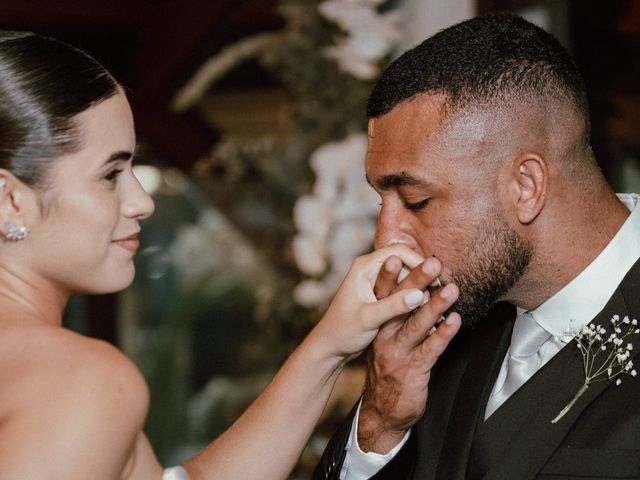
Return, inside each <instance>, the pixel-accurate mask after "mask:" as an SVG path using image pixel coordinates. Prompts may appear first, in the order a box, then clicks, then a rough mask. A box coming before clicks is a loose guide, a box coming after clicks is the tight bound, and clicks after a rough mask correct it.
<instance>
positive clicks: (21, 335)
mask: <svg viewBox="0 0 640 480" xmlns="http://www.w3.org/2000/svg"><path fill="white" fill-rule="evenodd" d="M4 326H5V327H7V328H3V335H2V339H1V340H0V392H1V393H0V405H2V406H1V407H0V450H1V451H3V452H8V451H11V452H12V455H10V458H12V460H13V461H12V462H11V463H13V464H14V465H15V467H16V468H18V469H19V468H24V465H29V468H30V472H29V473H30V474H32V475H34V476H33V477H29V475H26V476H24V474H25V473H26V472H24V471H23V472H22V475H23V476H22V478H38V475H39V473H40V472H41V471H45V470H40V469H48V470H50V471H51V469H54V470H58V471H59V473H60V474H61V478H62V476H63V475H64V474H66V472H67V469H69V468H74V469H77V468H83V467H82V466H81V465H74V466H72V465H71V464H70V461H71V460H72V459H73V461H75V462H78V461H79V457H80V458H84V459H85V460H80V461H81V462H83V463H84V462H85V461H86V462H87V468H91V467H90V466H89V463H90V462H89V460H90V461H91V462H94V468H98V470H96V471H95V472H94V473H97V472H98V471H101V472H104V478H117V475H116V473H117V471H118V469H119V468H120V469H121V468H122V467H123V466H124V464H125V463H126V460H127V459H128V456H129V454H130V449H131V448H132V447H133V444H134V441H135V438H136V436H137V435H138V433H139V431H140V430H141V428H142V425H143V423H144V419H145V417H146V412H147V407H148V401H149V400H148V390H147V386H146V384H145V382H144V379H143V377H142V375H141V374H140V372H139V370H138V369H137V368H136V367H135V365H134V364H133V363H132V362H131V361H130V360H129V359H128V358H127V357H126V356H125V355H124V354H123V353H122V352H120V351H119V350H118V349H116V348H115V347H113V346H112V345H110V344H108V343H106V342H102V341H100V340H95V339H91V338H87V337H83V336H81V335H78V334H76V333H74V332H71V331H67V330H65V329H62V328H60V327H52V326H48V325H42V324H40V325H38V324H35V323H29V322H25V323H24V324H23V325H15V324H9V325H8V324H5V325H4ZM43 433H46V434H43ZM7 449H8V450H7ZM34 452H39V453H38V455H37V456H38V458H37V459H35V458H34V457H33V453H34ZM24 462H26V463H24ZM96 462H97V463H96ZM5 467H6V468H10V465H5ZM5 467H3V471H7V470H6V468H5ZM75 471H76V470H74V472H75ZM119 471H121V470H119ZM18 473H19V472H18V470H16V474H18ZM87 474H88V475H89V476H90V477H92V478H102V477H103V475H102V474H100V475H94V474H93V473H91V472H90V471H89V470H87ZM109 475H111V476H109ZM3 478H5V477H4V476H3ZM6 478H13V477H12V476H7V477H6ZM56 478H57V477H56ZM69 478H75V477H69ZM86 478H89V477H86Z"/></svg>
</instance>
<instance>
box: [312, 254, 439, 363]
mask: <svg viewBox="0 0 640 480" xmlns="http://www.w3.org/2000/svg"><path fill="white" fill-rule="evenodd" d="M390 258H392V259H391V260H388V259H390ZM423 260H424V258H423V257H422V256H421V255H419V254H417V253H416V252H414V251H413V250H411V249H409V248H408V247H406V246H404V245H393V246H390V247H386V248H382V249H380V250H377V251H375V252H372V253H370V254H368V255H363V256H361V257H358V258H356V259H355V260H354V261H353V263H352V265H351V268H350V269H349V272H348V273H347V276H346V277H345V279H344V280H343V282H342V284H341V285H340V288H339V289H338V292H337V293H336V295H335V297H334V298H333V301H332V302H331V304H330V305H329V308H328V309H327V312H326V313H325V315H324V316H323V317H322V319H321V320H320V322H319V323H318V325H316V327H315V328H314V329H313V331H312V332H311V334H310V335H309V338H308V340H313V341H314V342H315V343H316V344H317V345H318V346H320V348H322V349H323V350H324V351H325V352H326V353H328V354H330V355H333V356H336V357H338V358H340V359H342V360H343V361H347V360H348V359H350V358H352V357H355V356H357V355H358V354H360V353H361V352H362V351H363V350H364V349H365V348H366V347H367V346H368V345H369V344H370V343H371V342H372V341H373V339H374V338H375V336H376V334H377V333H378V330H379V329H380V327H381V326H382V325H383V324H384V323H385V322H387V321H389V320H392V319H394V318H396V317H398V316H401V315H402V316H404V315H405V314H407V313H408V312H410V311H412V310H414V309H415V308H416V307H419V306H420V305H422V303H423V302H424V301H425V294H424V293H423V291H422V290H424V289H426V287H427V284H425V285H414V286H412V288H410V289H401V290H399V291H396V292H394V293H393V294H391V295H388V296H386V295H385V298H382V299H380V300H378V298H377V296H376V293H375V292H374V289H375V287H376V279H377V278H378V275H379V274H380V273H381V272H380V270H381V268H383V265H384V268H390V269H393V270H394V271H395V276H396V278H397V273H398V271H399V270H400V268H401V267H402V265H403V264H404V265H406V266H407V267H409V268H411V269H412V268H414V267H416V266H417V265H419V264H421V263H422V262H423ZM391 274H392V275H393V274H394V273H393V272H392V273H391ZM383 276H384V272H383Z"/></svg>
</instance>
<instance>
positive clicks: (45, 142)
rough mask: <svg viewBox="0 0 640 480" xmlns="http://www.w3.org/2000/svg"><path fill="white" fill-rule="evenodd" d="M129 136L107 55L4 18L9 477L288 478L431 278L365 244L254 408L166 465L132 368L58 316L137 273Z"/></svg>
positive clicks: (1, 84)
mask: <svg viewBox="0 0 640 480" xmlns="http://www.w3.org/2000/svg"><path fill="white" fill-rule="evenodd" d="M135 147H136V139H135V135H134V125H133V118H132V115H131V111H130V108H129V104H128V102H127V98H126V96H125V94H124V92H123V89H122V88H121V86H120V85H119V84H118V83H117V82H116V81H115V80H114V78H113V77H112V76H111V75H110V74H109V73H108V72H107V71H106V70H105V69H104V68H103V67H102V66H101V65H99V64H98V63H96V61H95V60H93V59H92V58H90V57H88V56H87V55H86V54H84V53H83V52H81V51H79V50H76V49H74V48H72V47H70V46H68V45H66V44H63V43H61V42H58V41H55V40H52V39H48V38H43V37H40V36H37V35H34V34H29V33H18V32H0V234H1V235H0V331H1V332H2V335H1V337H0V478H2V479H3V480H12V479H60V480H87V479H92V480H102V479H104V480H107V479H109V480H112V479H125V478H127V479H158V480H159V479H161V478H162V477H163V475H164V476H165V478H189V477H191V478H193V479H194V480H195V479H207V478H216V479H272V478H273V479H276V478H286V476H287V475H288V473H289V472H290V471H291V469H292V468H293V466H294V465H295V462H296V460H297V458H298V456H299V455H300V453H301V451H302V449H303V447H304V445H305V443H306V441H307V439H308V437H309V435H310V434H311V431H312V429H313V427H314V424H315V422H316V421H317V419H318V417H319V416H320V414H321V412H322V409H323V408H324V405H325V402H326V400H327V398H328V395H329V393H330V391H331V388H332V386H333V384H334V382H335V380H336V378H337V376H338V374H339V373H340V371H341V369H342V367H343V366H344V364H345V363H346V361H347V360H348V359H349V358H351V357H353V356H355V355H357V354H358V353H360V352H361V351H362V350H364V349H365V347H366V346H367V345H368V344H369V343H370V342H371V341H372V340H373V338H374V337H375V335H376V333H377V331H378V328H379V327H380V326H381V325H382V324H383V323H384V322H386V321H388V320H390V319H392V318H404V317H400V316H404V315H406V314H407V313H408V312H410V311H412V310H413V309H415V308H417V307H420V306H421V305H422V304H423V303H424V301H425V294H423V292H422V290H423V289H424V288H426V286H427V285H428V283H429V282H430V281H431V280H433V279H430V278H421V277H420V272H421V269H420V268H415V267H418V266H419V265H420V264H421V263H422V260H423V259H422V258H421V257H420V256H419V255H417V254H416V253H414V252H412V251H411V250H409V249H408V248H406V247H402V246H399V245H398V246H394V247H389V248H387V249H382V250H378V251H376V252H374V253H371V254H369V255H366V256H363V257H360V258H359V259H357V260H356V261H355V262H354V264H353V265H352V267H351V269H350V271H349V273H348V275H347V277H346V279H345V280H344V282H343V284H342V286H341V287H340V290H339V291H338V293H337V294H336V296H335V298H334V300H333V302H332V303H331V305H330V307H329V309H328V310H327V312H326V314H325V315H324V317H323V318H322V320H321V321H320V322H319V323H318V325H317V326H316V327H315V328H314V329H313V330H312V332H311V333H310V334H309V335H308V336H307V338H306V339H305V340H304V341H303V342H302V344H301V345H300V346H299V347H298V349H297V350H296V351H295V352H294V353H293V354H292V356H291V357H290V358H289V359H288V360H287V362H286V363H285V365H284V366H283V367H282V369H281V370H280V371H279V372H278V373H277V374H276V376H275V377H274V379H273V380H272V382H271V383H270V385H269V386H268V387H267V388H266V389H265V391H264V392H263V393H262V394H261V396H260V397H259V398H258V399H257V400H256V401H255V403H254V404H253V405H252V406H251V407H250V408H249V409H248V410H247V411H246V412H245V414H244V415H243V416H242V417H241V418H240V419H239V420H238V421H237V422H236V423H235V424H234V425H233V426H232V427H231V428H230V429H229V430H228V431H227V432H226V433H224V434H223V435H222V436H221V437H220V438H218V439H217V440H215V441H214V442H213V443H212V444H211V445H210V446H208V447H207V448H205V449H204V450H203V451H202V452H201V453H200V454H199V455H197V456H196V457H194V458H193V459H191V460H189V461H187V462H186V463H185V465H184V466H182V467H176V468H173V469H168V470H164V469H163V467H161V466H160V465H159V463H158V461H157V460H156V458H155V456H154V454H153V451H152V449H151V446H150V445H149V442H148V441H147V438H146V437H145V435H144V433H143V432H142V427H143V424H144V421H145V416H146V414H147V408H148V403H149V398H148V389H147V386H146V384H145V381H144V379H143V378H142V376H141V374H140V372H139V371H138V369H137V368H136V367H135V366H134V365H133V363H132V362H131V361H130V360H128V359H127V358H126V357H125V356H124V354H122V353H121V352H120V351H119V350H117V349H116V348H114V347H113V346H111V345H109V344H107V343H104V342H102V341H98V340H95V339H90V338H86V337H83V336H80V335H78V334H76V333H74V332H71V331H68V330H66V329H64V328H62V326H61V321H62V320H61V319H62V312H63V310H64V308H65V305H66V303H67V301H68V299H69V297H70V296H71V295H73V294H78V293H82V294H103V293H108V292H115V291H118V290H121V289H123V288H125V287H127V286H128V285H129V284H130V283H131V281H132V279H133V275H134V264H133V257H134V255H135V253H136V250H137V249H138V245H139V243H138V234H139V233H140V221H141V220H143V219H144V218H147V217H148V216H149V215H151V214H152V212H153V209H154V205H153V202H152V200H151V198H150V197H149V196H148V195H147V194H146V193H145V192H144V191H143V189H142V188H141V186H140V184H139V183H138V181H137V180H136V178H135V177H134V175H133V173H132V169H131V162H132V157H133V156H134V153H135ZM402 264H404V265H407V266H408V267H409V268H413V271H412V273H411V274H410V276H409V278H408V279H407V280H405V281H403V282H402V283H401V284H400V285H399V286H398V287H397V288H396V289H395V293H393V294H391V295H389V296H387V297H386V298H384V299H381V300H376V296H375V295H374V288H375V285H376V278H377V277H378V273H379V272H380V270H381V267H382V266H383V265H384V269H385V272H386V273H385V275H387V276H389V273H388V272H392V273H393V275H395V277H396V278H397V272H399V270H400V268H401V267H402ZM422 276H424V274H423V275H422ZM416 287H417V288H416ZM431 303H434V304H437V305H439V306H438V307H437V308H438V309H439V311H440V312H443V311H444V310H446V308H448V306H449V304H446V305H445V304H444V303H443V302H442V301H441V302H440V303H437V302H430V304H431ZM431 308H436V307H431Z"/></svg>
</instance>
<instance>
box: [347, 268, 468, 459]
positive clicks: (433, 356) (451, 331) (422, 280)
mask: <svg viewBox="0 0 640 480" xmlns="http://www.w3.org/2000/svg"><path fill="white" fill-rule="evenodd" d="M402 265H403V263H402V261H401V260H400V259H399V258H397V257H390V258H388V259H387V260H386V261H385V263H384V265H383V268H382V269H381V270H380V273H379V275H378V278H377V280H376V285H375V287H374V292H375V293H376V296H377V297H378V298H385V297H387V296H389V295H392V294H394V292H396V291H398V290H401V289H408V288H419V289H421V290H425V289H426V288H427V287H428V286H429V285H430V284H432V283H433V282H434V281H437V278H438V275H439V274H440V270H441V265H440V262H439V261H438V260H437V259H435V258H429V259H427V260H426V261H425V262H424V263H423V264H421V265H418V266H417V267H415V268H414V269H413V270H412V271H411V273H410V274H409V275H408V276H407V277H406V278H405V279H404V280H402V282H401V283H400V284H399V285H398V275H399V274H400V271H401V269H402ZM458 293H459V292H458V287H457V286H456V285H454V284H448V285H446V286H445V287H442V288H440V289H438V290H437V291H436V292H434V294H433V295H432V296H431V298H430V299H429V301H428V302H426V303H425V304H424V305H422V306H421V307H419V308H417V309H416V310H414V311H413V312H411V313H409V314H406V315H401V316H399V317H396V318H394V319H393V320H391V321H389V322H387V323H386V324H385V325H384V326H383V327H382V328H381V329H380V331H379V333H378V335H377V337H376V338H375V340H374V342H373V344H372V346H371V347H370V351H369V359H368V370H367V384H366V388H365V392H364V396H363V400H362V405H361V407H360V417H359V422H358V444H359V446H360V448H361V449H362V450H363V451H364V452H370V451H373V452H376V453H387V452H389V450H391V449H392V448H393V447H394V446H395V445H397V444H398V443H399V442H400V440H402V438H403V437H404V435H405V434H406V431H407V430H408V429H409V428H411V426H412V425H413V424H415V423H416V422H417V421H418V420H419V419H420V417H421V416H422V414H423V413H424V410H425V408H426V402H427V393H428V385H429V377H430V372H431V368H432V367H433V365H434V364H435V363H436V361H437V359H438V357H439V356H440V355H441V354H442V352H444V350H445V348H446V347H447V345H448V344H449V342H450V341H451V339H452V338H453V337H454V336H455V334H456V333H457V332H458V330H459V328H460V316H459V315H458V314H457V313H451V314H450V315H449V316H448V317H447V318H446V319H445V320H444V321H441V319H442V315H443V314H444V312H445V311H446V310H447V309H448V308H449V307H451V305H452V304H453V303H454V302H455V301H456V299H457V298H458Z"/></svg>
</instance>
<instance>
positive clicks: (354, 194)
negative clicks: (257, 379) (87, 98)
mask: <svg viewBox="0 0 640 480" xmlns="http://www.w3.org/2000/svg"><path fill="white" fill-rule="evenodd" d="M392 3H393V2H388V1H386V0H325V1H323V2H320V3H318V2H316V1H312V0H286V1H283V2H282V3H281V4H280V12H281V13H282V15H283V16H284V18H285V20H286V25H285V27H284V29H283V30H282V31H279V32H264V33H260V34H257V35H254V36H252V37H249V38H245V39H242V40H240V41H239V42H237V43H236V44H233V45H231V46H229V47H227V48H225V49H224V50H222V51H221V52H220V53H219V54H218V55H216V56H214V57H212V58H211V59H209V60H208V61H206V62H205V64H204V65H203V66H202V67H201V68H200V69H199V70H198V72H196V74H195V75H194V76H193V77H192V79H191V80H190V81H189V82H187V84H186V85H185V86H184V87H183V88H181V89H180V91H178V92H177V93H176V95H175V97H174V103H173V107H174V109H176V110H185V109H188V108H193V107H194V106H195V105H197V103H198V102H199V101H200V100H201V99H202V98H203V97H204V95H205V94H206V93H207V91H209V89H211V88H212V87H213V86H214V84H215V82H216V81H218V80H220V79H221V78H223V77H224V75H226V74H227V73H228V72H229V71H231V70H232V69H233V68H235V67H236V66H237V65H239V64H240V63H242V62H244V61H247V60H249V59H256V60H258V61H259V62H260V64H261V65H262V66H263V68H264V69H265V70H267V71H268V72H270V73H271V74H272V75H273V76H274V77H275V78H277V79H278V80H279V82H280V83H281V85H282V86H283V88H284V89H285V91H286V93H287V96H288V98H290V99H291V101H290V105H289V111H290V114H291V120H290V125H291V128H290V131H289V132H287V134H286V135H284V136H280V137H279V136H275V135H270V136H265V137H262V138H257V139H255V140H253V141H247V140H246V139H243V140H237V139H234V138H223V139H222V141H221V142H219V143H218V144H217V145H216V146H215V147H214V148H213V150H212V152H211V154H210V155H209V156H208V157H207V158H204V159H202V161H201V162H199V164H198V165H197V168H196V171H197V172H198V173H199V175H200V177H201V178H202V179H203V184H204V185H206V186H209V187H210V189H209V192H210V194H211V197H212V199H213V201H214V204H216V205H217V206H223V208H221V209H220V210H221V211H222V212H223V213H224V214H225V215H227V216H229V217H230V218H231V219H232V220H231V222H232V224H233V225H234V227H236V228H239V229H240V231H241V232H243V233H244V234H245V238H248V239H249V240H250V241H251V242H253V247H254V248H255V249H257V250H259V251H260V252H262V256H263V257H265V258H267V259H269V261H270V262H271V263H272V265H271V270H272V271H275V272H277V274H278V277H279V280H280V281H279V282H276V283H275V284H273V285H275V286H274V287H273V288H274V291H273V292H271V295H270V297H271V298H273V299H274V301H277V302H278V305H279V307H278V308H279V311H280V313H281V315H272V319H273V318H278V321H282V322H284V324H286V325H288V324H289V323H290V322H291V320H287V318H297V319H301V318H302V319H304V318H306V319H308V320H309V319H310V320H311V321H313V319H314V318H315V317H316V315H317V313H318V312H319V311H320V310H321V309H322V308H323V307H324V306H325V305H326V303H327V302H328V300H329V299H330V298H331V297H332V295H333V293H334V292H335V290H336V288H337V286H338V285H339V282H340V280H341V279H342V277H343V276H344V274H345V273H346V269H347V268H348V266H349V265H350V263H351V261H352V260H353V258H355V257H356V256H358V255H359V254H361V253H363V252H365V251H366V250H369V249H370V248H371V246H372V241H373V234H374V231H375V217H376V214H377V210H378V207H377V204H378V200H377V196H376V195H375V193H374V192H373V191H372V190H371V189H370V187H369V186H368V185H367V184H366V181H365V177H364V168H363V161H364V155H365V152H366V143H367V140H366V134H365V133H364V132H365V131H366V118H365V107H366V99H367V97H368V95H369V92H370V90H371V88H372V86H373V80H374V79H375V77H376V76H377V75H378V74H379V72H380V69H381V67H382V66H384V64H385V63H386V62H387V61H388V59H389V57H390V55H391V53H392V52H393V51H394V49H395V48H397V46H398V44H399V41H400V20H401V17H400V13H399V11H397V10H394V9H393V5H392ZM256 179H258V180H259V181H258V182H256ZM256 211H258V212H260V213H259V215H258V216H260V221H259V222H256V221H255V220H256V214H255V212H256ZM251 212H253V214H252V213H251ZM292 292H293V293H292ZM300 307H302V309H303V310H306V311H307V312H309V313H310V315H309V313H307V314H296V309H297V308H300ZM314 312H315V313H314ZM285 317H286V318H285ZM299 321H300V320H298V322H299ZM307 325H308V324H307ZM299 327H301V328H299V329H297V330H296V331H301V330H302V329H304V328H305V327H304V326H301V325H299ZM286 330H288V329H286ZM297 340H299V338H295V339H293V341H294V343H295V342H297Z"/></svg>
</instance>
